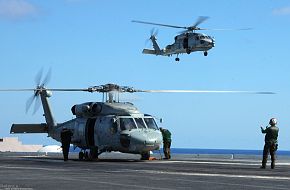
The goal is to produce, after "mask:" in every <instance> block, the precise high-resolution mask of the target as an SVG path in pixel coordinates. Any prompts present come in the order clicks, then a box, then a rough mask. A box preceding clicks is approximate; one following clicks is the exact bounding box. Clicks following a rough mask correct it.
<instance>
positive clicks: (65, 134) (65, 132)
mask: <svg viewBox="0 0 290 190" xmlns="http://www.w3.org/2000/svg"><path fill="white" fill-rule="evenodd" d="M72 135H73V134H72V132H71V131H70V130H69V129H67V128H63V129H62V131H61V134H60V138H61V147H62V153H63V160H64V161H67V160H68V153H69V147H70V143H71V137H72Z"/></svg>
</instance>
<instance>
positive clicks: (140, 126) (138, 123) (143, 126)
mask: <svg viewBox="0 0 290 190" xmlns="http://www.w3.org/2000/svg"><path fill="white" fill-rule="evenodd" d="M135 121H136V123H137V126H138V128H139V129H140V128H146V126H145V123H144V121H143V119H142V118H135Z"/></svg>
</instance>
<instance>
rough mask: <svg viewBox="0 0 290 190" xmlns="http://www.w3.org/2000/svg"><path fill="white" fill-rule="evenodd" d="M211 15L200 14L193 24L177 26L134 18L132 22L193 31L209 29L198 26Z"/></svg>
mask: <svg viewBox="0 0 290 190" xmlns="http://www.w3.org/2000/svg"><path fill="white" fill-rule="evenodd" d="M208 18H209V17H206V16H200V17H198V19H197V20H196V22H195V23H194V24H193V25H192V26H175V25H169V24H159V23H154V22H145V21H139V20H132V22H135V23H140V24H150V25H156V26H164V27H170V28H180V29H185V31H183V32H192V31H194V30H208V29H205V28H199V27H197V26H198V25H200V24H201V23H203V22H204V21H206V20H207V19H208Z"/></svg>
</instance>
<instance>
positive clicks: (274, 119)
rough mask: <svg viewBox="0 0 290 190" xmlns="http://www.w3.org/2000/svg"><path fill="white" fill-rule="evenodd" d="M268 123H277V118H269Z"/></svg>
mask: <svg viewBox="0 0 290 190" xmlns="http://www.w3.org/2000/svg"><path fill="white" fill-rule="evenodd" d="M269 124H270V125H277V119H276V118H271V119H270V121H269Z"/></svg>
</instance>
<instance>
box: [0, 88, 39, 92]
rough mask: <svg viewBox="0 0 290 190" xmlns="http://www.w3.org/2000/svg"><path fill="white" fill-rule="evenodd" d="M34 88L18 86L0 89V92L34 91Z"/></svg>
mask: <svg viewBox="0 0 290 190" xmlns="http://www.w3.org/2000/svg"><path fill="white" fill-rule="evenodd" d="M34 90H37V89H35V88H23V89H21V88H19V89H0V92H15V91H34Z"/></svg>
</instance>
